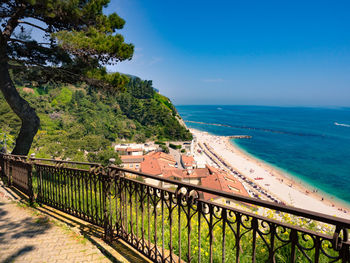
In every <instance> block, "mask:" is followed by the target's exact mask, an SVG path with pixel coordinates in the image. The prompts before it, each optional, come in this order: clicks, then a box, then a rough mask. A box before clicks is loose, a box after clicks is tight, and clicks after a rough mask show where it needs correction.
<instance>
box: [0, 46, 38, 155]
mask: <svg viewBox="0 0 350 263" xmlns="http://www.w3.org/2000/svg"><path fill="white" fill-rule="evenodd" d="M0 44H3V43H0ZM5 50H6V49H5V48H4V46H2V45H0V89H1V91H2V93H3V94H4V97H5V100H6V101H7V103H8V104H9V105H10V107H11V109H12V110H13V112H14V113H15V114H16V115H17V116H18V117H19V118H20V119H21V121H22V126H21V130H20V132H19V134H18V137H17V139H16V146H15V148H14V149H13V151H12V154H17V155H27V154H28V152H29V150H30V147H31V145H32V142H33V139H34V136H35V134H36V133H37V131H38V129H39V125H40V119H39V117H38V116H37V115H36V113H35V110H34V109H33V108H32V107H30V105H29V103H28V102H27V101H26V100H24V99H23V98H22V97H21V96H20V95H19V93H18V91H17V90H16V88H15V86H14V84H13V82H12V80H11V78H10V74H9V66H8V62H7V55H6V51H5Z"/></svg>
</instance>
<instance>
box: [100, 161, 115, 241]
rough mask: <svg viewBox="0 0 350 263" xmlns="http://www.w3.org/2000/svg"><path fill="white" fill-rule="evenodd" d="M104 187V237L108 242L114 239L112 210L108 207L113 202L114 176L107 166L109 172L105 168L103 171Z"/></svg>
mask: <svg viewBox="0 0 350 263" xmlns="http://www.w3.org/2000/svg"><path fill="white" fill-rule="evenodd" d="M102 178H103V180H102V187H103V191H102V192H103V204H102V205H103V225H104V239H105V240H106V241H107V242H109V243H110V242H112V239H113V229H112V222H111V211H110V209H108V204H107V202H108V203H109V204H110V203H111V191H110V189H111V182H112V178H111V175H110V169H109V168H107V173H106V172H105V170H104V171H103V175H102Z"/></svg>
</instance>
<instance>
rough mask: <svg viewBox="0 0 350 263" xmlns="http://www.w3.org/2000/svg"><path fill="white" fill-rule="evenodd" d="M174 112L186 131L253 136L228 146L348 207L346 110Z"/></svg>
mask: <svg viewBox="0 0 350 263" xmlns="http://www.w3.org/2000/svg"><path fill="white" fill-rule="evenodd" d="M176 108H177V110H178V112H179V114H180V115H181V117H182V118H183V120H184V121H185V123H186V125H187V126H188V127H189V128H194V129H198V130H201V131H206V132H209V133H211V134H214V135H222V136H229V135H249V136H252V138H251V139H233V140H232V143H234V144H235V145H237V146H238V147H240V148H241V149H242V150H243V151H245V152H246V153H248V154H250V155H252V156H253V157H255V158H258V159H260V160H261V161H263V162H266V163H267V164H270V165H272V166H274V167H275V168H277V169H280V170H282V171H284V172H286V173H288V174H289V175H290V176H292V177H294V178H295V179H296V180H298V181H301V182H303V183H305V184H308V185H309V186H311V187H312V188H316V189H319V190H320V191H321V192H324V193H326V194H328V195H330V196H333V197H335V198H336V199H337V200H338V201H341V202H343V203H345V204H346V205H347V206H350V108H343V107H339V108H336V107H334V108H315V107H269V106H234V105H232V106H227V105H210V106H208V105H186V106H176ZM188 121H190V122H188ZM191 121H193V122H201V123H193V122H191ZM213 124H214V125H213Z"/></svg>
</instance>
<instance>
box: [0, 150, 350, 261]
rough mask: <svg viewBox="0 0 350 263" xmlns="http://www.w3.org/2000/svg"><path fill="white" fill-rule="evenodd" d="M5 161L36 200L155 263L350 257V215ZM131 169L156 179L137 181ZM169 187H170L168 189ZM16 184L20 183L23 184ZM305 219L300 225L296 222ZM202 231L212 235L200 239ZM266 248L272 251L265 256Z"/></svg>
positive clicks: (124, 174) (125, 174)
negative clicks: (231, 203) (98, 229)
mask: <svg viewBox="0 0 350 263" xmlns="http://www.w3.org/2000/svg"><path fill="white" fill-rule="evenodd" d="M5 156H6V157H9V158H4V157H5ZM11 157H12V158H11ZM0 161H1V162H0V165H1V166H2V168H4V167H5V169H6V171H7V174H8V178H9V180H8V181H9V182H11V181H13V180H11V178H13V179H16V180H17V179H18V178H19V179H21V178H28V188H29V190H30V191H28V193H29V196H31V197H32V198H33V201H34V200H35V201H36V202H38V203H42V204H46V205H49V206H51V207H54V208H56V209H59V210H61V211H63V212H66V213H68V214H70V215H73V216H75V217H78V218H81V219H83V220H85V221H88V222H90V223H92V224H95V225H98V226H100V227H103V228H104V237H105V239H106V240H107V241H113V240H116V239H123V240H124V241H126V242H127V243H128V244H129V245H131V246H133V247H134V248H135V249H137V250H138V251H139V252H141V253H143V254H144V255H145V256H147V257H148V258H149V259H151V260H153V261H155V262H164V263H165V262H171V263H173V262H177V261H181V262H182V261H183V260H186V261H188V262H192V258H193V257H197V258H198V262H219V261H221V262H227V261H228V260H229V262H233V261H236V262H240V259H239V258H240V255H243V252H244V256H248V254H250V255H251V259H252V262H262V261H264V262H265V261H267V262H273V261H274V259H275V256H276V255H277V254H278V253H279V256H283V257H285V260H286V261H291V262H304V261H300V260H301V258H303V259H305V258H306V259H308V262H313V261H315V262H319V259H320V258H323V259H324V258H327V259H328V260H333V261H332V262H335V261H337V260H342V262H349V259H350V250H349V246H350V240H349V236H348V229H349V228H350V220H347V219H343V218H336V217H332V216H329V215H326V214H322V213H318V212H312V211H308V210H305V209H301V208H295V207H291V206H285V205H282V204H276V203H273V202H270V201H263V200H258V199H254V198H252V197H245V196H241V195H237V194H234V193H229V192H224V191H218V190H215V189H211V188H207V187H203V186H199V185H194V184H190V183H184V182H179V181H175V180H172V179H168V178H163V177H158V176H155V175H151V174H146V173H141V172H137V171H134V170H129V169H125V168H121V167H118V166H116V165H109V166H102V165H100V164H97V163H85V162H74V161H64V160H52V159H44V158H28V157H27V156H13V155H2V154H0ZM40 161H43V162H40ZM46 162H52V163H49V164H48V163H46ZM63 163H68V164H77V165H90V166H92V167H90V169H89V170H86V169H84V170H83V169H78V168H74V165H73V167H66V166H65V165H62V164H63ZM24 166H26V167H27V168H28V171H27V170H26V168H24V169H21V168H22V167H24ZM67 166H68V165H67ZM69 166H70V165H69ZM32 169H34V170H35V173H33V177H34V179H35V180H34V182H35V186H34V187H33V186H32V183H31V182H32V181H31V177H32V176H31V170H32ZM27 172H28V176H27V177H26V175H27ZM130 174H132V175H136V176H140V177H143V178H150V179H152V180H155V181H156V182H155V183H154V182H153V183H151V182H147V181H143V180H139V178H138V177H133V176H130ZM15 177H16V178H15ZM17 177H18V178H17ZM14 182H15V181H14ZM159 182H164V183H167V184H166V185H162V184H160V183H159ZM169 185H170V189H168V188H167V187H168V186H169ZM13 186H15V187H19V186H21V184H20V185H19V186H18V185H17V184H14V185H13ZM173 186H175V189H174V188H173ZM34 192H35V194H34ZM203 192H205V193H209V194H213V195H216V196H219V197H221V198H224V199H223V200H225V199H226V200H235V201H239V202H242V203H243V204H252V205H256V206H259V207H263V208H268V209H272V210H275V211H280V212H285V213H288V214H290V215H295V216H298V217H303V218H307V219H310V220H316V221H318V222H320V223H321V224H316V226H317V227H315V226H311V227H307V226H305V225H304V224H305V223H306V224H307V222H309V220H306V221H305V220H300V218H292V221H289V220H286V221H284V220H282V218H283V215H281V217H279V216H277V217H275V218H274V217H273V218H270V217H267V216H265V215H259V214H255V213H253V212H252V211H245V209H243V208H237V207H235V206H233V207H232V206H228V205H226V204H222V203H220V202H217V201H213V200H204V199H203V196H202V195H201V194H202V193H203ZM34 196H35V199H34ZM220 200H221V199H220ZM299 221H300V222H301V225H299V223H297V222H299ZM322 223H327V224H330V225H332V227H329V226H326V225H325V224H322ZM202 236H207V237H208V238H206V239H201V238H202ZM192 237H193V238H194V240H193V241H192V240H191V239H192ZM226 238H227V241H226ZM173 239H174V240H173ZM243 239H244V240H243ZM202 244H203V245H204V246H205V249H206V250H205V253H204V251H202V247H201V246H202ZM241 245H242V246H244V247H245V250H244V251H243V250H242V251H241ZM215 247H216V249H217V251H216V252H215ZM247 247H248V248H249V249H247ZM213 248H214V249H213ZM218 250H221V252H218ZM263 250H266V254H264V253H265V252H263ZM276 251H277V252H276ZM297 251H299V252H297ZM226 252H227V254H226ZM228 252H229V253H228ZM214 256H215V260H213V259H214ZM201 257H203V258H202V260H201ZM234 259H235V260H234ZM322 262H323V261H322Z"/></svg>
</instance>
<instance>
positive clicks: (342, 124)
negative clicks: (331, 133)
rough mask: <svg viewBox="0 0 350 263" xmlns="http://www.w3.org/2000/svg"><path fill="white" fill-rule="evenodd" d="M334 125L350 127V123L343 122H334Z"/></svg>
mask: <svg viewBox="0 0 350 263" xmlns="http://www.w3.org/2000/svg"><path fill="white" fill-rule="evenodd" d="M334 125H337V126H343V127H348V128H350V124H345V123H338V122H335V123H334Z"/></svg>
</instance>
